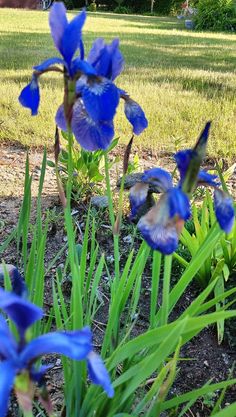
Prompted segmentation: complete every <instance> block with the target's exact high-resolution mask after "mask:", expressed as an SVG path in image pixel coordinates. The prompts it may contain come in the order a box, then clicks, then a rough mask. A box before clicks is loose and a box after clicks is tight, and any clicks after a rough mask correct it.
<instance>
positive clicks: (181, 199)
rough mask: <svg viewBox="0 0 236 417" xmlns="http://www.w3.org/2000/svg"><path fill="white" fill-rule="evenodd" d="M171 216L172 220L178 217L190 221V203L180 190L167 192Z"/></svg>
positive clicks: (175, 189)
mask: <svg viewBox="0 0 236 417" xmlns="http://www.w3.org/2000/svg"><path fill="white" fill-rule="evenodd" d="M166 195H167V198H168V206H169V215H170V218H173V217H175V216H178V217H179V218H181V219H182V220H188V219H189V217H190V215H191V211H190V202H189V199H188V197H187V195H186V194H185V193H183V192H182V191H181V190H180V189H179V188H175V187H174V188H172V189H171V190H169V191H168V192H167V194H166Z"/></svg>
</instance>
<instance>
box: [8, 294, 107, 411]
mask: <svg viewBox="0 0 236 417" xmlns="http://www.w3.org/2000/svg"><path fill="white" fill-rule="evenodd" d="M0 309H1V310H2V311H3V312H4V313H5V314H7V316H8V317H9V318H10V319H11V320H12V321H13V322H14V323H15V325H16V327H17V330H18V335H19V337H18V340H16V339H15V337H14V336H13V334H12V333H11V332H10V330H9V327H8V325H7V323H6V321H5V319H4V317H3V316H2V315H1V314H0V340H1V343H0V393H1V395H0V415H1V417H4V416H5V415H6V413H7V404H8V400H9V396H10V392H11V389H12V388H13V386H14V385H15V390H16V391H17V394H18V398H19V399H20V398H21V387H20V384H19V380H18V378H19V376H21V377H22V376H24V377H25V378H27V379H25V381H28V383H29V384H30V387H29V390H28V391H29V392H27V395H28V396H29V397H28V400H29V402H30V403H31V401H32V398H33V395H34V392H33V390H32V389H30V388H32V383H33V382H36V383H41V381H42V378H43V376H44V373H45V372H46V371H47V369H48V366H47V367H45V366H41V367H40V368H39V369H38V368H36V365H35V362H36V361H37V360H38V359H39V358H40V357H41V356H44V355H46V354H51V353H56V354H60V355H65V356H67V357H69V358H71V359H74V360H83V359H86V361H87V364H88V372H89V376H90V378H91V380H92V381H93V382H94V383H95V384H98V385H101V386H102V387H103V389H104V390H105V392H106V393H107V395H108V397H112V396H113V395H114V390H113V387H112V385H111V382H110V377H109V375H108V372H107V370H106V368H105V366H104V364H103V362H102V359H101V358H100V357H99V355H97V354H96V353H94V352H93V346H92V333H91V331H90V329H89V328H88V327H84V328H83V329H81V330H76V331H70V332H60V331H57V332H52V333H47V334H43V335H41V336H39V337H37V338H36V339H33V340H31V341H30V342H28V343H27V341H26V339H27V337H26V332H27V330H28V328H29V327H30V326H31V325H32V324H34V323H35V322H36V321H37V320H40V319H41V318H42V316H43V311H42V309H41V308H39V307H37V306H35V305H34V304H32V303H30V302H29V301H27V300H26V299H24V298H22V297H20V296H19V295H16V294H14V293H10V292H7V291H4V290H3V289H1V288H0Z"/></svg>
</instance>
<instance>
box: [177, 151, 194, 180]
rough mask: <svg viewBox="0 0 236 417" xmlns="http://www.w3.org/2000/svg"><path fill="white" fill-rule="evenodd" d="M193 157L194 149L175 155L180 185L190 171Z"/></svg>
mask: <svg viewBox="0 0 236 417" xmlns="http://www.w3.org/2000/svg"><path fill="white" fill-rule="evenodd" d="M193 155H194V151H193V150H192V149H185V150H184V151H179V152H177V153H176V154H175V155H174V159H175V162H176V164H177V168H178V170H179V173H180V183H182V182H183V180H184V177H185V174H186V172H187V170H188V167H189V164H190V161H191V160H192V158H193Z"/></svg>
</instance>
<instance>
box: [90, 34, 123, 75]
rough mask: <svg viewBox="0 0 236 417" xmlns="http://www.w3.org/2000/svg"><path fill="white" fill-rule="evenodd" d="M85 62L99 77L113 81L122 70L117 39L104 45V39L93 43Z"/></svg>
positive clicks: (121, 59) (121, 57) (121, 58)
mask: <svg viewBox="0 0 236 417" xmlns="http://www.w3.org/2000/svg"><path fill="white" fill-rule="evenodd" d="M87 61H88V62H89V63H90V64H91V65H93V66H94V68H96V70H97V73H98V74H99V75H100V76H103V77H106V78H109V79H110V80H112V81H113V80H114V79H115V78H116V77H117V76H118V75H119V74H120V73H121V71H122V70H123V67H124V58H123V56H122V54H121V52H120V50H119V39H113V41H112V42H111V44H109V45H106V44H105V42H104V39H102V38H98V39H96V40H95V41H94V43H93V45H92V48H91V50H90V52H89V55H88V57H87Z"/></svg>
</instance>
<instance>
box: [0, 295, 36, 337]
mask: <svg viewBox="0 0 236 417" xmlns="http://www.w3.org/2000/svg"><path fill="white" fill-rule="evenodd" d="M0 308H1V309H2V310H3V311H4V312H5V313H6V314H7V315H8V316H9V317H10V319H11V320H13V321H14V323H15V324H16V325H17V327H18V329H19V331H20V332H23V333H24V332H25V330H26V329H27V328H28V327H29V326H31V325H32V324H33V323H34V322H35V321H37V320H39V319H41V318H42V316H43V311H42V309H41V308H39V307H37V306H35V305H34V304H32V303H30V302H29V301H26V300H24V299H23V298H21V297H19V296H18V295H15V294H13V293H10V292H7V291H4V290H2V289H1V288H0Z"/></svg>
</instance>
